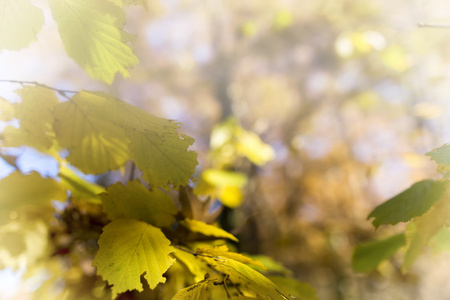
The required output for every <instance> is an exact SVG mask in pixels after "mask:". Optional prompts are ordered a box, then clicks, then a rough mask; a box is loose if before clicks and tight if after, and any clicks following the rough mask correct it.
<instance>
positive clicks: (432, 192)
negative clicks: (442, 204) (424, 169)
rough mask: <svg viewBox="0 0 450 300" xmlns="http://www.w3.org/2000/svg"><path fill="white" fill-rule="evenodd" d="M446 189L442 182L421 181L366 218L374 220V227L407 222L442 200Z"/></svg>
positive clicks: (378, 207)
mask: <svg viewBox="0 0 450 300" xmlns="http://www.w3.org/2000/svg"><path fill="white" fill-rule="evenodd" d="M446 189H447V183H446V182H444V181H434V180H422V181H419V182H416V183H414V184H413V185H412V186H411V187H410V188H408V189H407V190H405V191H403V192H401V193H400V194H398V195H397V196H395V197H393V198H391V199H389V200H388V201H386V202H385V203H383V204H381V205H379V206H377V207H376V208H375V209H374V210H373V211H372V212H371V213H370V215H369V216H368V219H370V218H375V219H374V220H373V221H372V224H373V225H374V226H375V227H378V226H380V225H385V224H392V225H395V224H397V223H399V222H407V221H409V220H411V219H412V218H414V217H417V216H421V215H423V214H424V213H426V212H427V211H428V210H429V209H430V207H431V206H433V204H435V203H436V202H438V201H439V200H441V199H442V196H443V195H444V193H445V191H446Z"/></svg>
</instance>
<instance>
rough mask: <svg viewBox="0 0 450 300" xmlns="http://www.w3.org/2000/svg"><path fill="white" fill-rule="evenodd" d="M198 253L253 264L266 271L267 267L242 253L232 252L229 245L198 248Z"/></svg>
mask: <svg viewBox="0 0 450 300" xmlns="http://www.w3.org/2000/svg"><path fill="white" fill-rule="evenodd" d="M196 252H197V253H199V254H208V255H212V256H220V257H226V258H231V259H234V260H236V261H239V262H241V263H244V264H251V265H254V266H258V267H261V268H263V269H266V267H265V266H264V265H263V264H262V263H261V262H259V261H257V260H254V259H251V258H250V257H247V256H245V255H242V254H240V253H235V252H230V251H229V250H228V247H227V245H221V246H216V247H209V248H206V247H205V248H198V249H197V250H196Z"/></svg>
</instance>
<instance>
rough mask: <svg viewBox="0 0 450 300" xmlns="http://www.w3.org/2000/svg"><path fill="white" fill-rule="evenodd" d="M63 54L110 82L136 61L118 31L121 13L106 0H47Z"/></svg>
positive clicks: (125, 35) (122, 21)
mask: <svg viewBox="0 0 450 300" xmlns="http://www.w3.org/2000/svg"><path fill="white" fill-rule="evenodd" d="M49 4H50V8H51V11H52V14H53V18H54V19H55V21H56V23H57V24H58V30H59V34H60V36H61V39H62V41H63V44H64V47H65V49H66V52H67V55H68V56H69V57H71V58H73V59H74V60H75V61H76V62H77V63H78V64H79V65H80V66H81V67H82V68H83V69H84V70H85V71H86V72H87V73H88V74H89V75H90V76H91V77H92V78H95V79H100V80H102V81H104V82H106V83H111V82H112V81H113V79H114V75H115V74H116V73H117V72H120V73H121V74H122V76H124V77H128V76H129V69H130V68H132V67H134V66H135V65H136V64H137V63H138V59H137V57H136V56H135V55H134V53H133V51H132V49H131V48H130V47H129V46H128V45H127V44H126V43H127V42H128V41H130V40H131V39H132V36H131V35H130V34H128V33H126V32H125V31H123V30H122V28H123V26H124V24H125V12H124V11H123V10H122V9H121V8H120V7H119V6H117V5H115V4H114V3H111V2H109V1H107V0H49Z"/></svg>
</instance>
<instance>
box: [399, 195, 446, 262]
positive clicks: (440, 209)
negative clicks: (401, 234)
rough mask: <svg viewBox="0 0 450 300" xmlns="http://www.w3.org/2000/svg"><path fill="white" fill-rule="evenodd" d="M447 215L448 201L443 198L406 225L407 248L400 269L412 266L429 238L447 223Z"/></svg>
mask: <svg viewBox="0 0 450 300" xmlns="http://www.w3.org/2000/svg"><path fill="white" fill-rule="evenodd" d="M449 215H450V201H449V199H445V200H443V201H440V202H439V203H437V204H436V205H435V206H433V207H432V208H431V209H430V210H429V211H428V212H427V213H426V214H425V215H423V216H421V217H419V218H416V219H414V221H413V222H411V223H410V224H409V225H408V228H407V229H408V230H407V233H406V238H407V247H408V248H407V250H406V253H405V257H404V260H403V265H402V271H406V270H408V269H409V268H410V267H411V266H412V264H413V263H414V261H415V260H416V258H417V257H418V256H419V255H420V253H421V252H422V250H423V248H424V247H425V246H426V245H427V244H428V242H429V241H430V239H431V238H432V237H433V236H434V235H436V234H437V233H438V232H439V231H440V230H441V229H442V228H443V227H444V226H446V225H447V223H448V216H449Z"/></svg>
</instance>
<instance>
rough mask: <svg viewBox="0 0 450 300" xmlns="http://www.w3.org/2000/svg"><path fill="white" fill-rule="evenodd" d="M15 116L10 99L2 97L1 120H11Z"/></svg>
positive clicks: (0, 99) (0, 105)
mask: <svg viewBox="0 0 450 300" xmlns="http://www.w3.org/2000/svg"><path fill="white" fill-rule="evenodd" d="M12 118H14V107H13V105H12V104H11V102H9V101H8V100H5V99H3V98H2V97H0V121H10V120H12Z"/></svg>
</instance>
